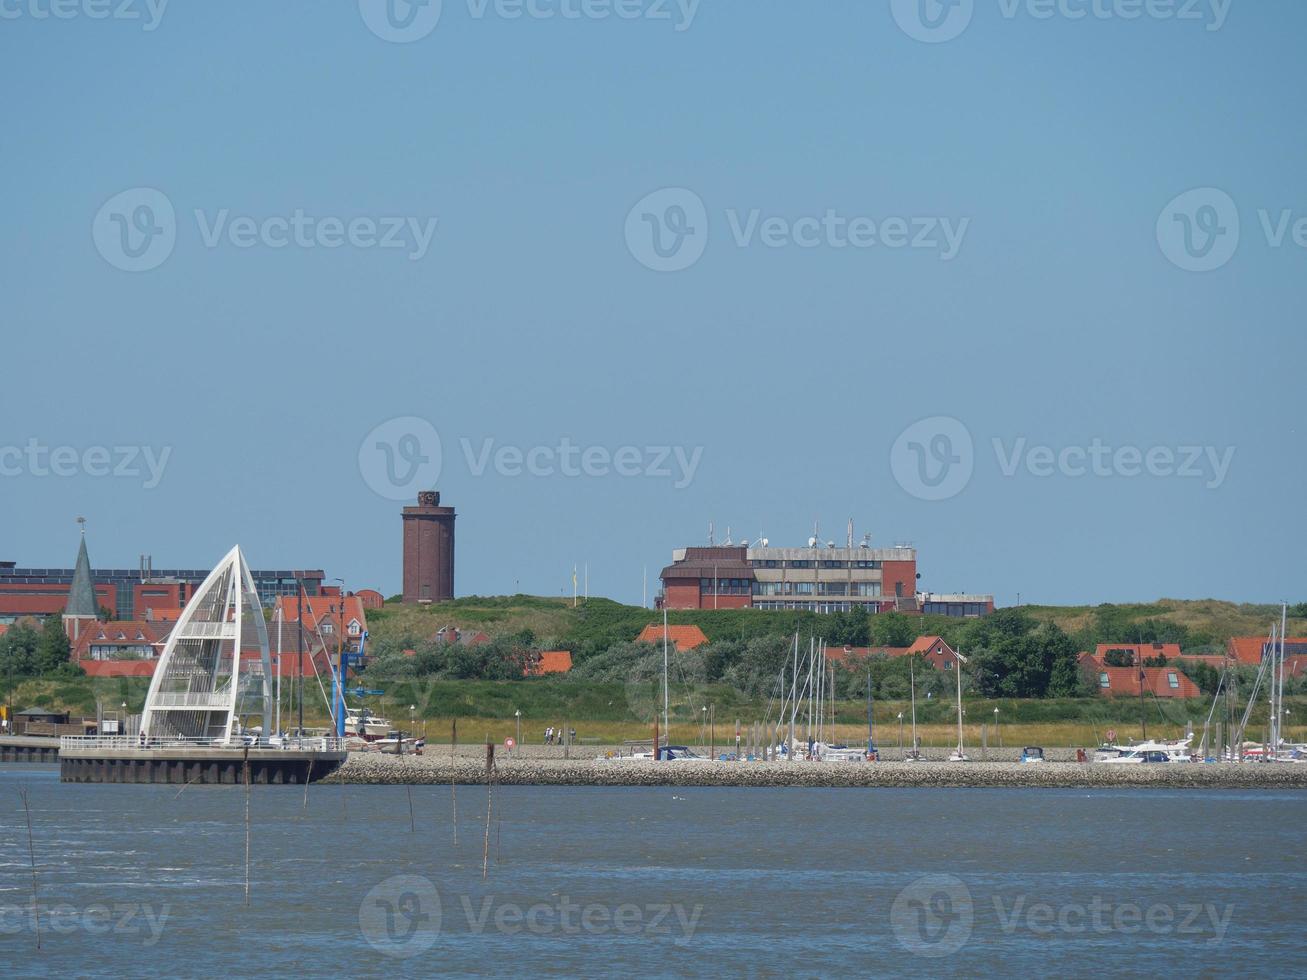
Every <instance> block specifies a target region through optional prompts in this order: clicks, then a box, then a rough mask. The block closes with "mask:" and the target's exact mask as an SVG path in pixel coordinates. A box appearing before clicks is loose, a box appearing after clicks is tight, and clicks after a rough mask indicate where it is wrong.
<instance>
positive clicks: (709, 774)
mask: <svg viewBox="0 0 1307 980" xmlns="http://www.w3.org/2000/svg"><path fill="white" fill-rule="evenodd" d="M482 751H483V752H484V747H482ZM496 764H497V779H498V781H499V783H500V784H502V785H506V786H507V785H537V786H682V787H690V786H741V787H748V786H768V787H775V786H792V787H808V788H864V787H865V788H875V787H883V788H907V787H937V788H938V787H987V788H995V789H998V788H1035V787H1042V788H1048V789H1116V788H1127V787H1129V788H1136V789H1304V788H1307V765H1294V764H1290V763H1276V764H1266V763H1244V764H1241V765H1235V764H1228V763H1226V764H1206V763H1183V762H1176V763H1159V764H1151V765H1143V764H1141V765H1110V764H1101V763H1094V764H1090V763H1075V762H1045V763H1037V764H1034V765H1022V764H1021V763H1016V762H958V763H951V762H915V763H909V762H829V763H812V762H793V763H789V762H732V763H725V762H651V761H650V762H637V761H629V760H628V761H622V762H611V761H607V760H603V759H593V760H577V761H564V760H561V759H511V760H510V759H500V758H496ZM328 782H342V783H380V784H402V783H413V784H421V783H434V784H445V785H447V784H449V783H451V782H454V783H464V784H474V785H475V784H483V783H484V782H485V762H484V759H481V760H477V759H472V758H467V757H464V756H458V757H455V758H451V757H450V756H448V755H445V756H439V755H423V756H405V757H403V758H397V757H396V756H391V755H379V754H377V753H375V752H372V753H357V752H356V753H351V754H350V757H349V761H348V762H347V763H346V764H345V765H344V766H343V767H342V768H341V769H340V770H339V771H338V772H336V773H333V774H332V776H331V777H330V778H329V779H328Z"/></svg>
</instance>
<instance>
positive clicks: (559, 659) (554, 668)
mask: <svg viewBox="0 0 1307 980" xmlns="http://www.w3.org/2000/svg"><path fill="white" fill-rule="evenodd" d="M571 669H572V651H570V650H541V651H540V658H539V659H538V660H537V661H536V663H535V665H534V666H532V667H528V668H527V669H526V670H525V671H524V673H525V674H527V675H528V676H530V677H541V676H543V675H544V674H566V673H567V672H568V671H569V670H571Z"/></svg>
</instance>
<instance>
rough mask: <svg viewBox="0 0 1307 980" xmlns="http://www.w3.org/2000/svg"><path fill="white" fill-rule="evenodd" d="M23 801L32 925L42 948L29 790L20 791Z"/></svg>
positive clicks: (37, 941) (37, 946) (37, 942)
mask: <svg viewBox="0 0 1307 980" xmlns="http://www.w3.org/2000/svg"><path fill="white" fill-rule="evenodd" d="M18 797H19V799H21V800H22V801H23V812H24V813H26V814H27V858H28V860H29V861H30V862H31V865H32V923H33V925H34V926H35V928H36V948H37V949H40V948H41V910H40V907H39V906H38V905H37V902H36V845H35V844H34V843H33V842H32V807H31V804H30V803H29V802H28V799H27V789H26V788H23V789H20V790H19V791H18Z"/></svg>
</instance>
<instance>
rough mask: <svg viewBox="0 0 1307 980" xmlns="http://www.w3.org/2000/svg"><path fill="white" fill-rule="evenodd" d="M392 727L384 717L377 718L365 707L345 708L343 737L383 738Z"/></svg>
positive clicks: (371, 739) (373, 740)
mask: <svg viewBox="0 0 1307 980" xmlns="http://www.w3.org/2000/svg"><path fill="white" fill-rule="evenodd" d="M393 731H394V728H393V727H391V724H390V722H389V721H388V720H387V719H385V718H379V717H377V716H376V715H374V714H372V713H371V712H369V711H368V709H367V708H346V709H345V737H346V738H350V737H351V736H352V737H355V738H361V739H364V740H365V741H368V742H375V741H376V740H377V739H380V738H385V737H386V736H388V735H389V734H390V733H391V732H393Z"/></svg>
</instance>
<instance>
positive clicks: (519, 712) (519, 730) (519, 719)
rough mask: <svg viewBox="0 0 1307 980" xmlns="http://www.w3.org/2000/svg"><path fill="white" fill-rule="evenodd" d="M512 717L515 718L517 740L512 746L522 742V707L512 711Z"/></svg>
mask: <svg viewBox="0 0 1307 980" xmlns="http://www.w3.org/2000/svg"><path fill="white" fill-rule="evenodd" d="M513 717H514V718H516V719H517V741H516V742H515V743H513V744H514V746H518V745H521V744H522V709H521V708H518V709H516V710H515V711H514V712H513Z"/></svg>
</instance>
